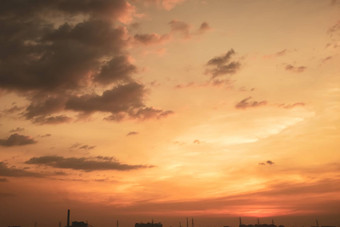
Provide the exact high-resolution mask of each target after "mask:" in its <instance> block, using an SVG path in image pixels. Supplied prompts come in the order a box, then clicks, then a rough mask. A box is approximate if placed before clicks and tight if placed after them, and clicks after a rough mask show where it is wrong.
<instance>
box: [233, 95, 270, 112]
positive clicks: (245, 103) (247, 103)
mask: <svg viewBox="0 0 340 227" xmlns="http://www.w3.org/2000/svg"><path fill="white" fill-rule="evenodd" d="M251 99H252V97H250V96H249V97H248V98H245V99H242V100H241V101H240V102H238V103H237V104H236V105H235V108H237V109H247V108H253V107H259V106H265V105H267V101H265V100H263V101H251Z"/></svg>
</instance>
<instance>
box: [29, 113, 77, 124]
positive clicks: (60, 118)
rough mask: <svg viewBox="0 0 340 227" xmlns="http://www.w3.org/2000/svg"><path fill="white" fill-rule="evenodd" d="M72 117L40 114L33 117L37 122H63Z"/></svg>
mask: <svg viewBox="0 0 340 227" xmlns="http://www.w3.org/2000/svg"><path fill="white" fill-rule="evenodd" d="M71 120H72V119H71V118H70V117H68V116H65V115H57V116H40V117H36V118H34V119H33V122H34V123H36V124H61V123H66V122H70V121H71Z"/></svg>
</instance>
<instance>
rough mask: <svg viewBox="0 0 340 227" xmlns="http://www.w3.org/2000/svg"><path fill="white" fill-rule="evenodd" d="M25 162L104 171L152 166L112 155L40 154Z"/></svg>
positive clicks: (87, 170)
mask: <svg viewBox="0 0 340 227" xmlns="http://www.w3.org/2000/svg"><path fill="white" fill-rule="evenodd" d="M25 163H26V164H33V165H45V166H49V167H54V168H61V169H73V170H81V171H86V172H90V171H104V170H117V171H129V170H136V169H145V168H152V167H154V166H150V165H130V164H124V163H121V162H119V161H117V160H116V159H115V158H112V157H102V156H98V157H95V158H92V159H91V158H73V157H72V158H64V157H62V156H41V157H33V158H31V159H30V160H28V161H26V162H25Z"/></svg>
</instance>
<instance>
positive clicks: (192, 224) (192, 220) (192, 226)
mask: <svg viewBox="0 0 340 227" xmlns="http://www.w3.org/2000/svg"><path fill="white" fill-rule="evenodd" d="M191 227H194V218H191Z"/></svg>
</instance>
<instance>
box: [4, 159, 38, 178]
mask: <svg viewBox="0 0 340 227" xmlns="http://www.w3.org/2000/svg"><path fill="white" fill-rule="evenodd" d="M0 176H3V177H43V176H44V175H42V174H40V173H36V172H30V171H27V170H25V169H18V168H15V167H8V166H7V164H6V163H4V162H0Z"/></svg>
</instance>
